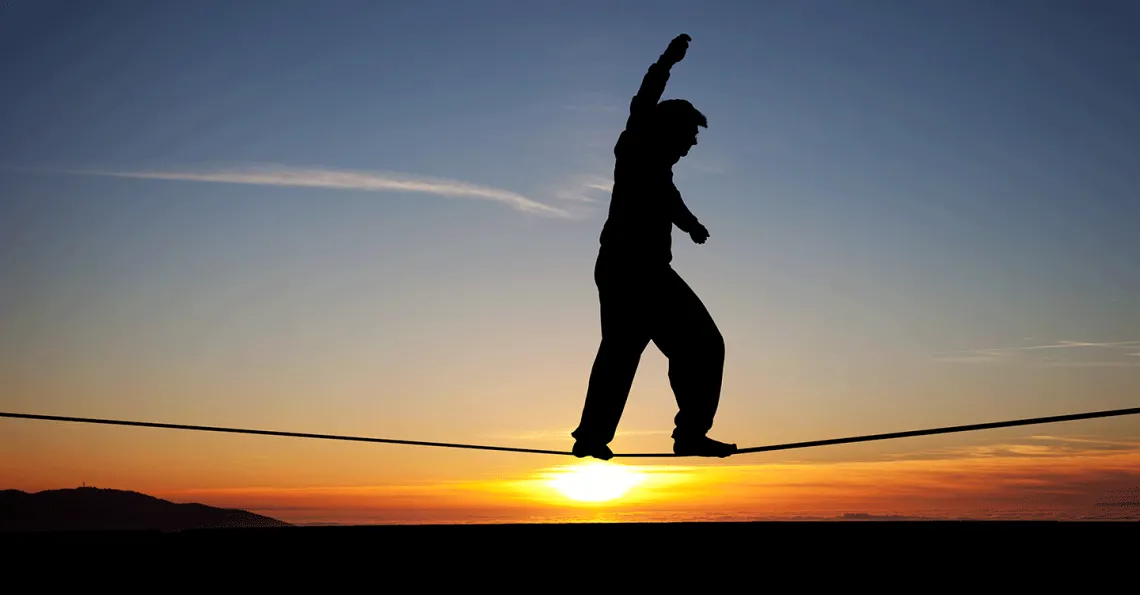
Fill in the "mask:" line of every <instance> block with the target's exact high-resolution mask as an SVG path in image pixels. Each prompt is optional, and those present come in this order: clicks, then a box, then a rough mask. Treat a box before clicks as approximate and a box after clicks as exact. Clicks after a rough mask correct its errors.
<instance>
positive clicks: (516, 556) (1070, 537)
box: [0, 521, 1140, 592]
mask: <svg viewBox="0 0 1140 595" xmlns="http://www.w3.org/2000/svg"><path fill="white" fill-rule="evenodd" d="M1138 538H1140V522H1135V521H1121V522H973V521H887V522H853V521H840V522H757V523H660V524H650V523H645V524H567V525H419V526H408V525H404V526H363V527H269V528H243V529H225V528H221V529H191V530H184V531H175V532H158V531H136V532H105V531H84V532H34V533H24V532H9V533H0V551H3V552H5V554H6V555H5V557H6V558H7V559H8V560H9V561H12V562H15V560H16V559H17V558H24V559H27V560H29V561H31V562H30V563H32V564H36V563H46V564H50V565H53V566H60V565H62V566H64V567H68V568H72V569H74V568H77V567H78V566H77V565H84V564H86V565H88V566H92V565H94V566H95V567H107V566H106V565H108V564H109V565H111V566H114V567H122V564H123V563H124V561H129V566H130V569H133V570H130V572H134V571H139V572H142V571H145V572H160V573H161V572H167V573H168V572H178V573H182V574H179V576H183V575H186V576H190V575H195V576H200V575H201V574H202V573H206V574H205V576H212V575H211V574H210V573H218V572H221V569H223V568H245V569H247V570H248V569H250V568H259V569H261V570H269V569H272V572H271V574H272V575H273V576H275V577H277V578H278V579H281V578H282V577H285V576H291V573H298V572H300V573H312V572H316V573H318V574H321V573H331V574H329V575H328V576H330V577H353V576H355V577H359V576H362V575H369V576H372V575H377V576H379V575H383V576H384V577H388V578H391V577H395V576H407V577H419V578H418V579H416V580H430V581H434V582H440V581H442V582H452V581H455V580H460V579H461V578H462V577H467V578H462V580H474V581H475V582H477V583H479V584H492V585H493V584H495V581H496V580H499V579H496V578H494V576H500V577H512V576H515V575H518V574H519V573H521V574H522V575H527V574H533V573H537V574H540V575H543V576H546V577H548V579H549V580H554V581H555V583H556V584H560V583H561V582H564V581H571V582H573V581H577V580H580V579H582V577H581V576H578V574H577V573H589V572H591V571H592V569H607V572H618V573H626V574H622V576H626V577H627V580H628V576H627V575H628V573H631V572H632V573H635V574H636V575H637V576H641V577H643V578H644V579H646V580H650V579H652V580H654V581H661V580H665V581H667V582H668V581H671V580H674V578H672V577H675V576H676V577H682V576H686V577H690V578H692V579H693V580H698V579H699V580H700V581H704V580H705V579H704V578H700V576H701V575H702V574H705V573H710V572H711V573H713V574H715V575H716V576H717V577H721V576H722V575H726V574H727V575H734V576H740V577H742V578H744V579H745V580H765V581H766V580H769V578H771V579H772V580H775V577H784V578H785V579H786V578H794V579H795V581H796V584H798V585H800V587H804V588H806V585H807V583H810V585H811V586H812V587H822V586H828V585H831V586H841V585H843V584H846V583H847V582H849V581H854V583H857V584H870V585H872V586H873V585H875V584H878V583H879V581H886V582H887V583H891V582H894V583H897V582H898V581H900V580H904V578H905V577H907V576H910V575H911V574H912V573H914V572H919V571H920V570H921V572H922V573H924V574H923V575H922V577H921V579H916V580H918V583H915V584H914V585H913V586H914V587H915V588H919V583H921V584H922V585H925V586H923V587H922V590H926V589H927V588H930V587H931V586H932V585H936V584H938V583H939V582H941V581H950V580H962V579H965V578H966V577H975V578H971V579H970V580H984V582H986V583H987V584H990V583H993V581H1007V580H1008V581H1022V582H1024V581H1029V582H1031V583H1038V584H1040V583H1042V581H1044V582H1045V583H1048V582H1049V581H1051V580H1053V579H1054V578H1055V577H1058V576H1061V575H1070V574H1073V573H1077V574H1079V575H1081V576H1082V577H1083V578H1081V579H1080V580H1081V581H1083V582H1082V583H1081V585H1082V586H1083V587H1084V588H1088V587H1089V586H1090V585H1092V584H1093V583H1097V584H1099V582H1098V581H1102V580H1108V579H1109V578H1112V577H1114V576H1116V577H1124V576H1126V575H1129V574H1130V573H1132V572H1133V571H1134V566H1135V564H1136V561H1137V560H1138V559H1140V539H1138ZM472 565H475V566H476V567H478V568H482V569H483V570H482V571H481V572H483V573H492V574H482V575H478V576H476V575H470V574H462V575H457V574H455V573H456V572H457V571H456V570H455V568H456V567H459V566H462V567H471V566H472ZM11 568H27V567H26V566H19V565H17V564H13V565H12V566H11ZM160 569H166V570H160ZM124 570H127V569H126V568H125V567H124ZM259 572H260V571H259ZM187 573H188V574H187ZM377 573H379V574H377ZM494 573H500V574H499V575H494ZM568 573H569V574H568ZM900 573H901V574H900ZM931 573H933V574H931ZM492 575H494V576H492ZM690 575H691V576H690ZM163 576H167V575H166V574H164V575H163ZM235 576H237V575H235ZM520 576H521V575H520ZM916 576H917V575H916ZM479 577H482V578H479ZM750 577H751V578H750ZM346 580H347V579H346ZM385 580H388V579H387V578H386V579H385ZM502 580H507V578H503V579H502ZM511 580H514V579H511ZM676 580H681V579H680V578H678V579H676ZM684 580H686V581H687V580H689V579H684ZM781 580H782V579H781ZM906 580H910V579H906ZM488 581H490V582H488ZM805 581H806V583H805ZM932 581H933V582H932ZM854 583H852V584H854ZM1023 586H1024V585H1023ZM749 590H754V589H749ZM778 590H780V591H781V592H785V591H786V590H785V589H778ZM796 590H799V587H797V589H796Z"/></svg>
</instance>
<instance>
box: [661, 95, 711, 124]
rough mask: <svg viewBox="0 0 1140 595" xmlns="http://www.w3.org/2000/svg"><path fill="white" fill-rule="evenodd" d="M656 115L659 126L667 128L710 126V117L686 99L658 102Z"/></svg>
mask: <svg viewBox="0 0 1140 595" xmlns="http://www.w3.org/2000/svg"><path fill="white" fill-rule="evenodd" d="M654 115H655V119H656V120H657V124H658V126H661V127H665V128H680V127H688V126H699V127H701V128H708V127H709V121H708V118H705V115H704V114H702V113H701V112H700V111H699V110H697V108H695V107H693V104H691V103H689V102H688V101H686V100H684V99H666V100H665V101H662V102H661V103H658V104H657V109H656V111H655V114H654Z"/></svg>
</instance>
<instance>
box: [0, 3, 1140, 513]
mask: <svg viewBox="0 0 1140 595" xmlns="http://www.w3.org/2000/svg"><path fill="white" fill-rule="evenodd" d="M1138 26H1140V7H1138V6H1136V5H1134V4H1133V3H1129V2H1123V1H1108V0H1106V1H1104V2H1098V3H1093V4H1089V3H1076V2H1062V1H1054V0H1041V1H1029V0H1009V1H1006V2H1001V3H992V2H980V1H979V2H966V1H961V2H927V3H916V2H906V1H904V0H874V1H870V2H860V3H847V2H829V1H817V2H798V1H792V0H788V1H753V2H744V1H741V2H716V1H711V0H710V1H704V2H699V3H698V2H677V1H674V0H666V1H661V2H652V3H649V2H634V1H623V2H601V1H587V2H575V3H573V4H572V5H571V4H567V3H558V4H556V3H543V2H523V1H513V2H507V1H481V2H464V3H456V2H443V1H440V0H423V1H420V2H416V3H402V4H398V3H377V2H364V1H348V0H325V1H322V2H316V1H305V2H302V1H296V0H278V1H272V2H270V1H263V0H248V1H243V2H240V3H235V2H222V1H216V0H201V1H196V2H184V3H152V2H141V1H135V2H126V1H117V0H106V1H103V2H98V3H95V2H89V3H67V2H59V1H54V0H39V1H36V2H32V1H30V0H14V1H11V2H6V3H4V5H3V7H2V8H0V80H3V82H4V84H3V92H2V93H0V139H3V142H0V279H2V280H3V282H2V283H0V410H4V411H8V412H17V413H37V414H47V415H64V416H88V417H100V418H115V419H128V420H147V421H158V422H167V423H182V424H201V425H212V426H237V427H252V428H265V429H277V430H285V431H299V432H318V433H342V434H349V435H358V436H381V437H389V438H402V439H411V440H428V441H444V442H473V443H479V444H499V445H504V446H518V447H530V448H545V449H557V450H568V449H569V448H570V446H571V444H572V439H571V438H570V436H569V432H570V431H571V430H572V429H573V428H574V427H575V426H576V424H577V421H578V416H579V414H580V412H581V407H582V401H583V398H584V394H585V388H586V383H587V381H588V375H589V370H590V366H591V364H592V360H593V356H594V353H595V351H596V349H597V343H598V340H599V338H600V329H599V322H598V304H597V293H596V288H595V286H594V285H593V278H592V271H593V265H594V259H595V257H596V255H597V248H598V235H599V233H600V231H601V226H602V224H603V223H604V221H605V216H606V209H607V206H608V200H609V194H608V192H609V188H610V185H611V184H612V171H613V145H614V143H615V142H616V140H617V137H618V134H619V133H620V132H621V130H622V127H623V126H624V123H625V118H626V117H627V115H628V106H629V100H630V98H631V97H632V96H633V94H634V93H635V92H636V91H637V87H638V85H639V84H640V82H641V78H642V76H643V75H644V74H645V71H646V69H647V68H648V67H649V65H650V64H651V63H652V62H654V61H655V60H656V59H657V57H658V56H659V55H660V54H661V52H663V51H664V49H665V47H666V46H667V45H668V43H669V41H670V40H671V39H672V38H673V37H675V36H676V35H678V34H680V33H687V34H689V35H690V36H691V37H692V42H691V45H690V48H689V52H688V55H687V56H686V57H685V59H684V61H682V62H681V63H679V64H677V65H676V66H674V68H673V70H672V75H671V79H670V81H669V84H668V87H667V88H666V91H665V96H664V97H665V98H671V97H679V98H685V99H688V100H690V101H692V102H693V104H694V105H696V106H697V107H698V109H700V110H701V111H702V112H703V113H705V114H706V116H707V117H708V120H709V127H708V128H707V129H706V130H702V132H701V133H700V142H699V144H698V146H696V147H694V149H693V151H692V152H691V153H690V155H689V156H688V157H686V158H685V159H683V160H682V161H681V162H680V163H679V164H678V165H677V166H676V167H675V168H674V171H675V181H676V183H677V186H678V188H679V190H680V191H681V193H682V195H683V196H684V198H685V201H686V203H687V205H688V206H689V208H690V209H691V210H692V211H693V212H694V214H696V216H697V217H698V218H699V219H700V220H701V221H702V223H704V224H705V225H706V226H707V228H708V229H709V231H710V232H711V238H710V240H709V241H708V243H706V244H704V245H696V244H694V243H693V242H691V241H689V239H688V238H687V237H686V236H685V235H684V234H683V233H681V232H680V231H675V232H674V234H673V246H674V249H673V252H674V260H673V264H674V267H675V269H676V270H677V271H678V272H679V273H680V274H681V275H682V276H683V277H684V278H685V279H686V280H687V281H688V282H689V283H690V285H691V286H692V287H693V288H694V289H695V290H696V292H697V293H698V294H699V295H700V296H701V298H702V299H703V300H704V302H705V304H706V305H707V306H708V308H709V310H710V311H711V313H712V314H713V316H714V318H715V319H716V321H717V323H718V325H719V326H720V329H721V331H722V334H723V335H724V337H725V342H726V347H727V360H726V365H725V378H724V389H723V393H722V398H721V406H720V409H719V413H718V417H717V421H716V425H715V426H714V428H713V430H712V432H711V433H710V436H712V437H714V438H717V439H721V440H725V441H729V442H736V443H737V444H739V445H740V446H742V447H743V446H756V445H761V444H773V443H780V442H792V441H801V440H815V439H822V438H830V437H837V436H848V435H856V434H864V433H879V432H892V431H902V430H907V429H917V428H925V427H938V426H948V425H956V424H970V423H978V422H984V421H996V420H1003V419H1013V418H1021V417H1038V416H1047V415H1061V414H1067V413H1077V412H1082V411H1095V410H1101V409H1114V408H1124V407H1135V406H1140V299H1138V298H1140V268H1137V267H1136V266H1135V255H1136V254H1138V253H1140V201H1138V200H1137V198H1136V189H1137V188H1138V187H1140V43H1137V42H1136V41H1135V38H1134V31H1135V30H1136V29H1137V27H1138ZM666 371H667V361H666V360H665V358H664V357H663V356H662V355H661V354H660V352H659V351H657V350H656V348H655V347H654V346H652V345H651V346H650V347H649V348H648V349H647V350H646V352H645V354H644V356H643V358H642V363H641V367H640V369H639V372H638V376H637V378H636V380H635V383H634V388H633V391H632V393H631V396H630V401H629V405H628V407H627V409H626V413H625V415H624V417H623V418H622V423H621V426H620V428H619V435H618V437H617V439H616V440H615V441H614V443H613V444H612V446H613V448H614V450H615V451H617V452H623V451H626V452H628V451H668V450H669V449H670V448H671V441H670V439H669V433H670V431H671V430H672V420H673V415H674V414H675V413H676V403H675V401H674V399H673V396H672V393H671V391H670V389H669V385H668V379H667V376H666ZM583 473H584V474H586V475H588V476H589V477H591V478H593V479H589V478H587V479H582V480H581V482H580V483H582V482H584V484H582V485H587V484H588V485H593V486H595V487H597V486H601V487H602V488H605V489H610V488H612V490H616V491H614V492H613V494H619V493H620V495H617V496H612V498H610V499H608V500H606V499H604V498H603V496H597V498H594V500H598V499H599V498H602V499H603V500H604V501H592V502H591V501H588V500H590V498H585V497H583V498H576V496H575V495H574V494H575V492H574V490H573V489H563V488H559V487H558V486H563V485H564V483H565V482H563V483H559V481H560V480H559V478H563V479H565V480H566V481H571V483H572V479H573V478H574V477H577V476H578V475H575V474H579V475H581V474H583ZM607 473H609V474H610V475H606V474H607ZM590 474H593V475H590ZM599 474H600V475H599ZM0 477H2V479H0V484H2V485H0V488H15V489H22V490H26V491H37V490H42V489H55V488H65V487H75V486H77V485H80V484H81V483H84V482H85V483H86V484H87V485H96V486H99V487H111V488H118V489H131V490H136V491H142V492H146V493H148V494H152V495H158V496H162V497H168V498H170V499H174V500H178V501H198V502H204V503H210V504H215V505H224V506H235V507H243V508H247V509H250V510H254V511H256V512H263V513H265V514H270V515H271V516H275V517H276V518H281V519H283V520H287V521H291V522H313V523H316V522H321V523H326V522H327V523H338V522H362V523H368V522H386V523H400V522H514V521H520V520H538V521H547V520H550V521H558V520H670V519H682V518H685V519H689V518H724V519H758V518H801V517H802V518H834V517H842V516H843V515H862V514H869V515H879V516H882V515H886V516H890V515H895V516H907V517H912V516H917V517H922V518H927V517H939V518H943V517H948V516H949V517H955V518H958V517H971V518H973V517H983V518H1027V517H1032V518H1040V517H1056V518H1062V517H1063V518H1071V517H1075V516H1080V515H1088V514H1101V513H1104V512H1105V511H1106V510H1108V511H1111V510H1115V509H1112V507H1111V506H1108V507H1107V508H1106V506H1107V505H1105V506H1101V507H1100V508H1097V505H1098V504H1104V502H1107V501H1109V500H1111V499H1112V498H1116V497H1117V496H1113V495H1111V494H1124V496H1121V497H1123V498H1124V499H1125V500H1128V498H1129V496H1128V494H1129V493H1131V494H1133V496H1135V497H1132V500H1134V501H1140V495H1138V494H1137V493H1136V492H1135V490H1138V489H1140V419H1137V418H1134V417H1133V418H1115V419H1107V420H1098V421H1083V422H1072V423H1068V424H1058V425H1049V426H1033V427H1025V428H1014V429H1009V430H996V431H991V432H980V433H975V434H954V435H946V436H936V437H927V438H915V439H906V440H897V441H890V442H877V443H868V444H859V445H850V446H836V447H823V448H817V449H807V450H802V451H785V452H776V453H767V454H754V455H741V456H739V457H732V458H729V459H724V460H717V459H714V460H704V459H677V460H671V461H670V462H668V463H662V464H657V463H654V462H652V460H651V461H650V462H648V463H646V462H644V461H623V462H621V463H620V464H608V465H586V464H583V462H579V461H577V460H575V459H570V458H567V459H559V458H552V457H546V456H541V455H520V454H509V453H488V452H472V451H455V450H447V449H427V448H413V447H407V446H393V445H378V444H355V443H327V442H319V441H307V440H296V439H288V438H276V437H264V436H231V435H222V434H205V433H194V432H176V431H170V430H158V429H139V428H123V427H106V426H82V425H76V424H62V423H55V422H43V421H27V420H13V419H0ZM607 477H609V479H607ZM567 478H570V479H567ZM615 478H616V479H615ZM607 486H608V487H607ZM599 489H601V488H599ZM605 489H603V491H605ZM1130 490H1131V492H1130ZM607 493H608V492H607ZM1106 494H1108V495H1106ZM611 495H612V494H611ZM1089 511H1092V512H1089Z"/></svg>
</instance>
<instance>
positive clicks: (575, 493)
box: [548, 462, 644, 502]
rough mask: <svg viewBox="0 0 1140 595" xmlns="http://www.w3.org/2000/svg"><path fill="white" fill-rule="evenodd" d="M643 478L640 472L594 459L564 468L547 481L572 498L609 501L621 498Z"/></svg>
mask: <svg viewBox="0 0 1140 595" xmlns="http://www.w3.org/2000/svg"><path fill="white" fill-rule="evenodd" d="M643 479H644V478H643V477H642V474H641V473H638V472H637V471H635V470H633V469H628V468H626V467H622V466H620V465H615V464H612V463H601V462H597V463H585V464H582V465H579V466H576V467H569V468H567V469H564V470H562V471H560V472H559V473H557V474H556V475H555V476H554V477H553V478H551V479H550V480H548V483H549V485H550V487H552V488H554V489H555V490H558V492H559V493H560V494H562V495H563V496H566V497H567V498H570V499H571V500H577V501H579V502H608V501H610V500H616V499H618V498H621V497H622V496H624V495H625V494H626V492H628V491H629V490H630V488H632V487H634V486H636V485H637V484H639V483H641V482H642V480H643Z"/></svg>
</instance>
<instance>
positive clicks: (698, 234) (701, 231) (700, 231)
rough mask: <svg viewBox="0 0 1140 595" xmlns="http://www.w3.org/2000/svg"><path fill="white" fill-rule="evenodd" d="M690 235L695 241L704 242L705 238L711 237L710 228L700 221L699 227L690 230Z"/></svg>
mask: <svg viewBox="0 0 1140 595" xmlns="http://www.w3.org/2000/svg"><path fill="white" fill-rule="evenodd" d="M689 237H691V238H693V241H694V242H696V243H698V244H703V243H705V240H707V239H709V230H708V229H705V226H704V225H701V224H700V223H698V224H697V228H696V229H694V230H693V231H690V232H689Z"/></svg>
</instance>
